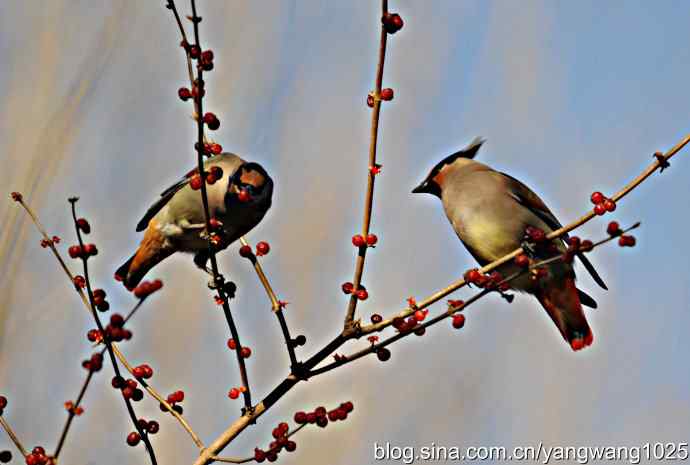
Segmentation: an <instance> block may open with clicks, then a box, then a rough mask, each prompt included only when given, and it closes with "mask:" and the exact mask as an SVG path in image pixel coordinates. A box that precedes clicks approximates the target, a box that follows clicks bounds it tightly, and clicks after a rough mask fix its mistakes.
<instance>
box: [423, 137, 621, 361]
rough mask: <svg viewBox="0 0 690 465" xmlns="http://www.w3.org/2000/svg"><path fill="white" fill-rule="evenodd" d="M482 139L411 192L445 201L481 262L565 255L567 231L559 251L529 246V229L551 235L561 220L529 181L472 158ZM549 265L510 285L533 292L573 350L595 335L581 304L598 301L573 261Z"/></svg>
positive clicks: (507, 270) (505, 270)
mask: <svg viewBox="0 0 690 465" xmlns="http://www.w3.org/2000/svg"><path fill="white" fill-rule="evenodd" d="M483 143H484V140H483V139H481V138H476V139H475V140H473V141H472V142H471V143H470V144H469V145H468V146H467V147H466V148H464V149H462V150H460V151H458V152H455V153H453V154H452V155H449V156H447V157H446V158H444V159H443V160H441V161H440V162H438V163H437V164H436V165H435V166H434V167H433V168H432V169H431V171H430V172H429V174H428V175H427V176H426V178H424V180H423V181H422V182H421V183H420V184H419V185H418V186H417V187H416V188H414V189H413V190H412V193H415V194H417V193H427V194H431V195H433V196H436V197H438V198H439V199H441V201H442V203H443V208H444V210H445V213H446V216H447V217H448V220H449V221H450V223H451V225H452V227H453V230H454V231H455V233H456V235H457V236H458V238H459V239H460V241H461V242H462V243H463V244H464V246H465V248H466V249H467V251H468V252H469V253H470V254H471V255H472V256H473V257H474V258H475V260H476V261H477V262H478V263H479V264H480V265H481V266H484V265H486V264H488V263H491V262H492V261H495V260H497V259H499V258H501V257H503V256H505V255H507V254H509V253H511V252H513V251H514V250H515V249H518V248H520V247H523V248H527V249H532V250H531V253H530V252H528V254H527V255H528V259H529V263H530V264H534V263H535V262H536V261H540V260H544V259H548V258H550V257H553V256H555V255H558V254H563V253H564V252H565V251H566V250H567V249H566V246H565V241H567V240H568V237H567V235H566V236H563V237H562V238H561V239H554V240H553V241H552V242H553V244H554V245H555V247H556V249H555V250H553V248H552V249H551V251H549V250H548V247H547V248H542V247H540V248H531V247H529V246H528V242H526V241H525V231H526V230H527V228H528V227H531V228H538V229H540V230H542V231H543V232H544V233H547V234H548V233H550V232H552V231H554V230H556V229H559V228H561V223H560V222H559V221H558V219H557V218H556V217H555V216H554V214H553V213H552V212H551V210H549V208H548V207H547V206H546V204H545V203H544V202H543V201H542V200H541V199H540V198H539V196H537V194H535V193H534V192H533V191H532V190H531V189H530V188H529V187H527V186H526V185H525V184H523V183H522V182H520V181H519V180H517V179H515V178H514V177H512V176H510V175H508V174H506V173H502V172H500V171H496V170H494V169H492V168H491V167H489V166H487V165H485V164H483V163H480V162H478V161H475V160H474V158H475V156H476V155H477V152H478V151H479V148H480V147H481V146H482V144H483ZM544 249H547V250H544ZM576 256H577V257H578V259H579V260H580V262H581V263H582V264H583V265H584V267H585V268H586V269H587V271H588V272H589V274H590V275H591V276H592V278H593V279H594V281H595V282H596V283H597V284H598V285H599V286H600V287H602V288H603V289H608V288H607V287H606V284H605V283H604V281H603V280H602V279H601V277H600V276H599V274H598V273H597V271H596V270H595V269H594V267H593V266H592V264H591V263H590V262H589V260H588V259H587V258H586V257H585V256H584V255H583V254H582V253H581V252H578V253H577V255H576ZM521 269H522V268H520V267H519V266H518V264H516V263H515V262H514V261H510V262H507V263H505V264H503V265H501V266H500V267H498V268H497V271H498V272H499V273H500V274H501V275H502V276H509V275H511V274H513V273H515V272H518V271H519V270H521ZM545 269H546V275H545V276H544V277H543V278H542V279H538V280H535V279H531V277H530V276H529V275H528V274H523V275H522V276H520V277H519V278H517V279H515V280H514V281H512V282H511V283H510V286H511V288H512V289H514V290H517V291H520V292H526V293H529V294H531V295H533V296H535V297H536V298H537V300H538V301H539V303H541V305H542V306H543V307H544V309H545V310H546V312H547V313H548V315H549V317H551V320H552V321H553V322H554V324H555V325H556V327H557V328H558V330H559V332H560V334H561V336H562V337H563V339H564V340H565V341H566V342H567V343H569V344H570V346H571V348H572V349H573V350H580V349H582V348H584V347H587V346H589V345H591V344H592V342H593V340H594V335H593V333H592V330H591V328H590V326H589V324H588V322H587V318H586V317H585V314H584V312H583V310H582V305H585V306H587V307H591V308H596V307H597V303H596V301H595V300H594V299H593V298H592V297H590V296H589V295H587V294H585V293H584V292H583V291H581V290H580V289H578V288H577V287H576V286H575V271H574V269H573V265H572V263H569V262H566V261H563V260H559V261H555V262H553V263H551V264H549V265H547V266H545Z"/></svg>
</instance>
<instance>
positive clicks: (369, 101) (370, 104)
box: [367, 94, 374, 108]
mask: <svg viewBox="0 0 690 465" xmlns="http://www.w3.org/2000/svg"><path fill="white" fill-rule="evenodd" d="M367 106H368V107H369V108H372V107H373V106H374V96H373V95H371V94H369V95H367Z"/></svg>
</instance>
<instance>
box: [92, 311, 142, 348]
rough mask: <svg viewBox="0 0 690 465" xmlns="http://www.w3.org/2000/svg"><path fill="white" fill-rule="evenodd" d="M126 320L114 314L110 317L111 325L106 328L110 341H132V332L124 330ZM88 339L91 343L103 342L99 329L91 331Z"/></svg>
mask: <svg viewBox="0 0 690 465" xmlns="http://www.w3.org/2000/svg"><path fill="white" fill-rule="evenodd" d="M124 324H125V319H124V318H123V317H122V315H120V314H119V313H113V314H112V315H111V316H110V323H109V324H108V326H106V327H105V333H106V335H107V336H108V339H109V340H111V341H114V342H121V341H129V340H130V339H132V332H131V331H130V330H128V329H125V328H123V326H124ZM86 337H87V338H88V340H89V341H91V342H101V341H102V340H103V334H101V332H100V331H99V330H97V329H92V330H90V331H89V332H88V333H87V334H86Z"/></svg>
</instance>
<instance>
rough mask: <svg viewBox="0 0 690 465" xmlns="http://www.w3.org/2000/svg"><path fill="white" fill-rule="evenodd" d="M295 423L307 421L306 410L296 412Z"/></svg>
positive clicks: (299, 423)
mask: <svg viewBox="0 0 690 465" xmlns="http://www.w3.org/2000/svg"><path fill="white" fill-rule="evenodd" d="M294 419H295V423H297V424H298V425H301V424H303V423H306V422H307V414H306V412H297V413H295V418H294Z"/></svg>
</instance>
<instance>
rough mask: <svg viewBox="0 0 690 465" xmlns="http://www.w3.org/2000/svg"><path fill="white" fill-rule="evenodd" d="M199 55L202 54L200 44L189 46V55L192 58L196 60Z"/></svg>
mask: <svg viewBox="0 0 690 465" xmlns="http://www.w3.org/2000/svg"><path fill="white" fill-rule="evenodd" d="M199 55H201V49H200V48H199V46H198V45H191V46H190V47H189V56H190V57H191V58H192V59H194V60H196V59H197V58H199Z"/></svg>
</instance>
